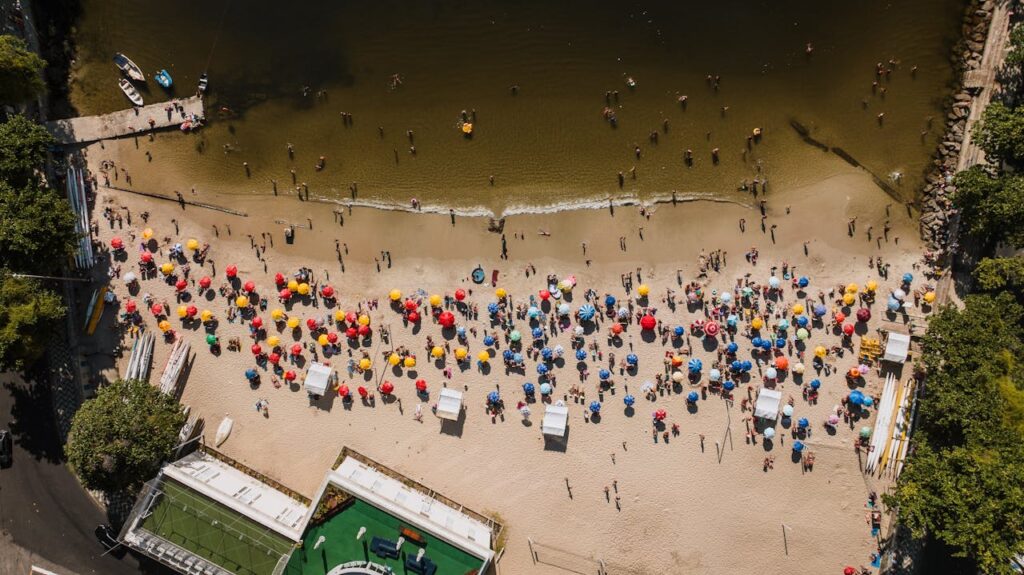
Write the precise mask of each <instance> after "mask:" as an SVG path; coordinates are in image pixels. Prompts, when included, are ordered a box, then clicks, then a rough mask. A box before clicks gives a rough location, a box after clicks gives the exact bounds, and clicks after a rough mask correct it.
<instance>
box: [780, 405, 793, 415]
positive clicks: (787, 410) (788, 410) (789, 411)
mask: <svg viewBox="0 0 1024 575" xmlns="http://www.w3.org/2000/svg"><path fill="white" fill-rule="evenodd" d="M782 415H783V416H785V417H792V416H793V406H792V405H783V406H782Z"/></svg>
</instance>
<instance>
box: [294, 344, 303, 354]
mask: <svg viewBox="0 0 1024 575" xmlns="http://www.w3.org/2000/svg"><path fill="white" fill-rule="evenodd" d="M292 355H302V344H300V343H293V344H292Z"/></svg>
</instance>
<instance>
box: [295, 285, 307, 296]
mask: <svg viewBox="0 0 1024 575" xmlns="http://www.w3.org/2000/svg"><path fill="white" fill-rule="evenodd" d="M296 291H298V292H299V295H309V292H310V287H309V284H308V283H306V282H302V283H300V284H299V288H298V290H296Z"/></svg>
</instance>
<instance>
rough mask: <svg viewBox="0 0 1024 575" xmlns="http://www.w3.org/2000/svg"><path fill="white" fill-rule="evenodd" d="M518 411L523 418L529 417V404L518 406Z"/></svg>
mask: <svg viewBox="0 0 1024 575" xmlns="http://www.w3.org/2000/svg"><path fill="white" fill-rule="evenodd" d="M519 413H520V414H522V416H523V418H524V419H526V418H529V417H530V414H531V413H532V412H531V411H530V406H529V405H523V406H522V407H520V408H519Z"/></svg>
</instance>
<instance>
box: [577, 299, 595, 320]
mask: <svg viewBox="0 0 1024 575" xmlns="http://www.w3.org/2000/svg"><path fill="white" fill-rule="evenodd" d="M596 314H597V310H596V309H594V306H592V305H590V304H589V303H587V304H583V305H581V306H580V319H582V320H583V321H590V320H592V319H594V316H595V315H596Z"/></svg>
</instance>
